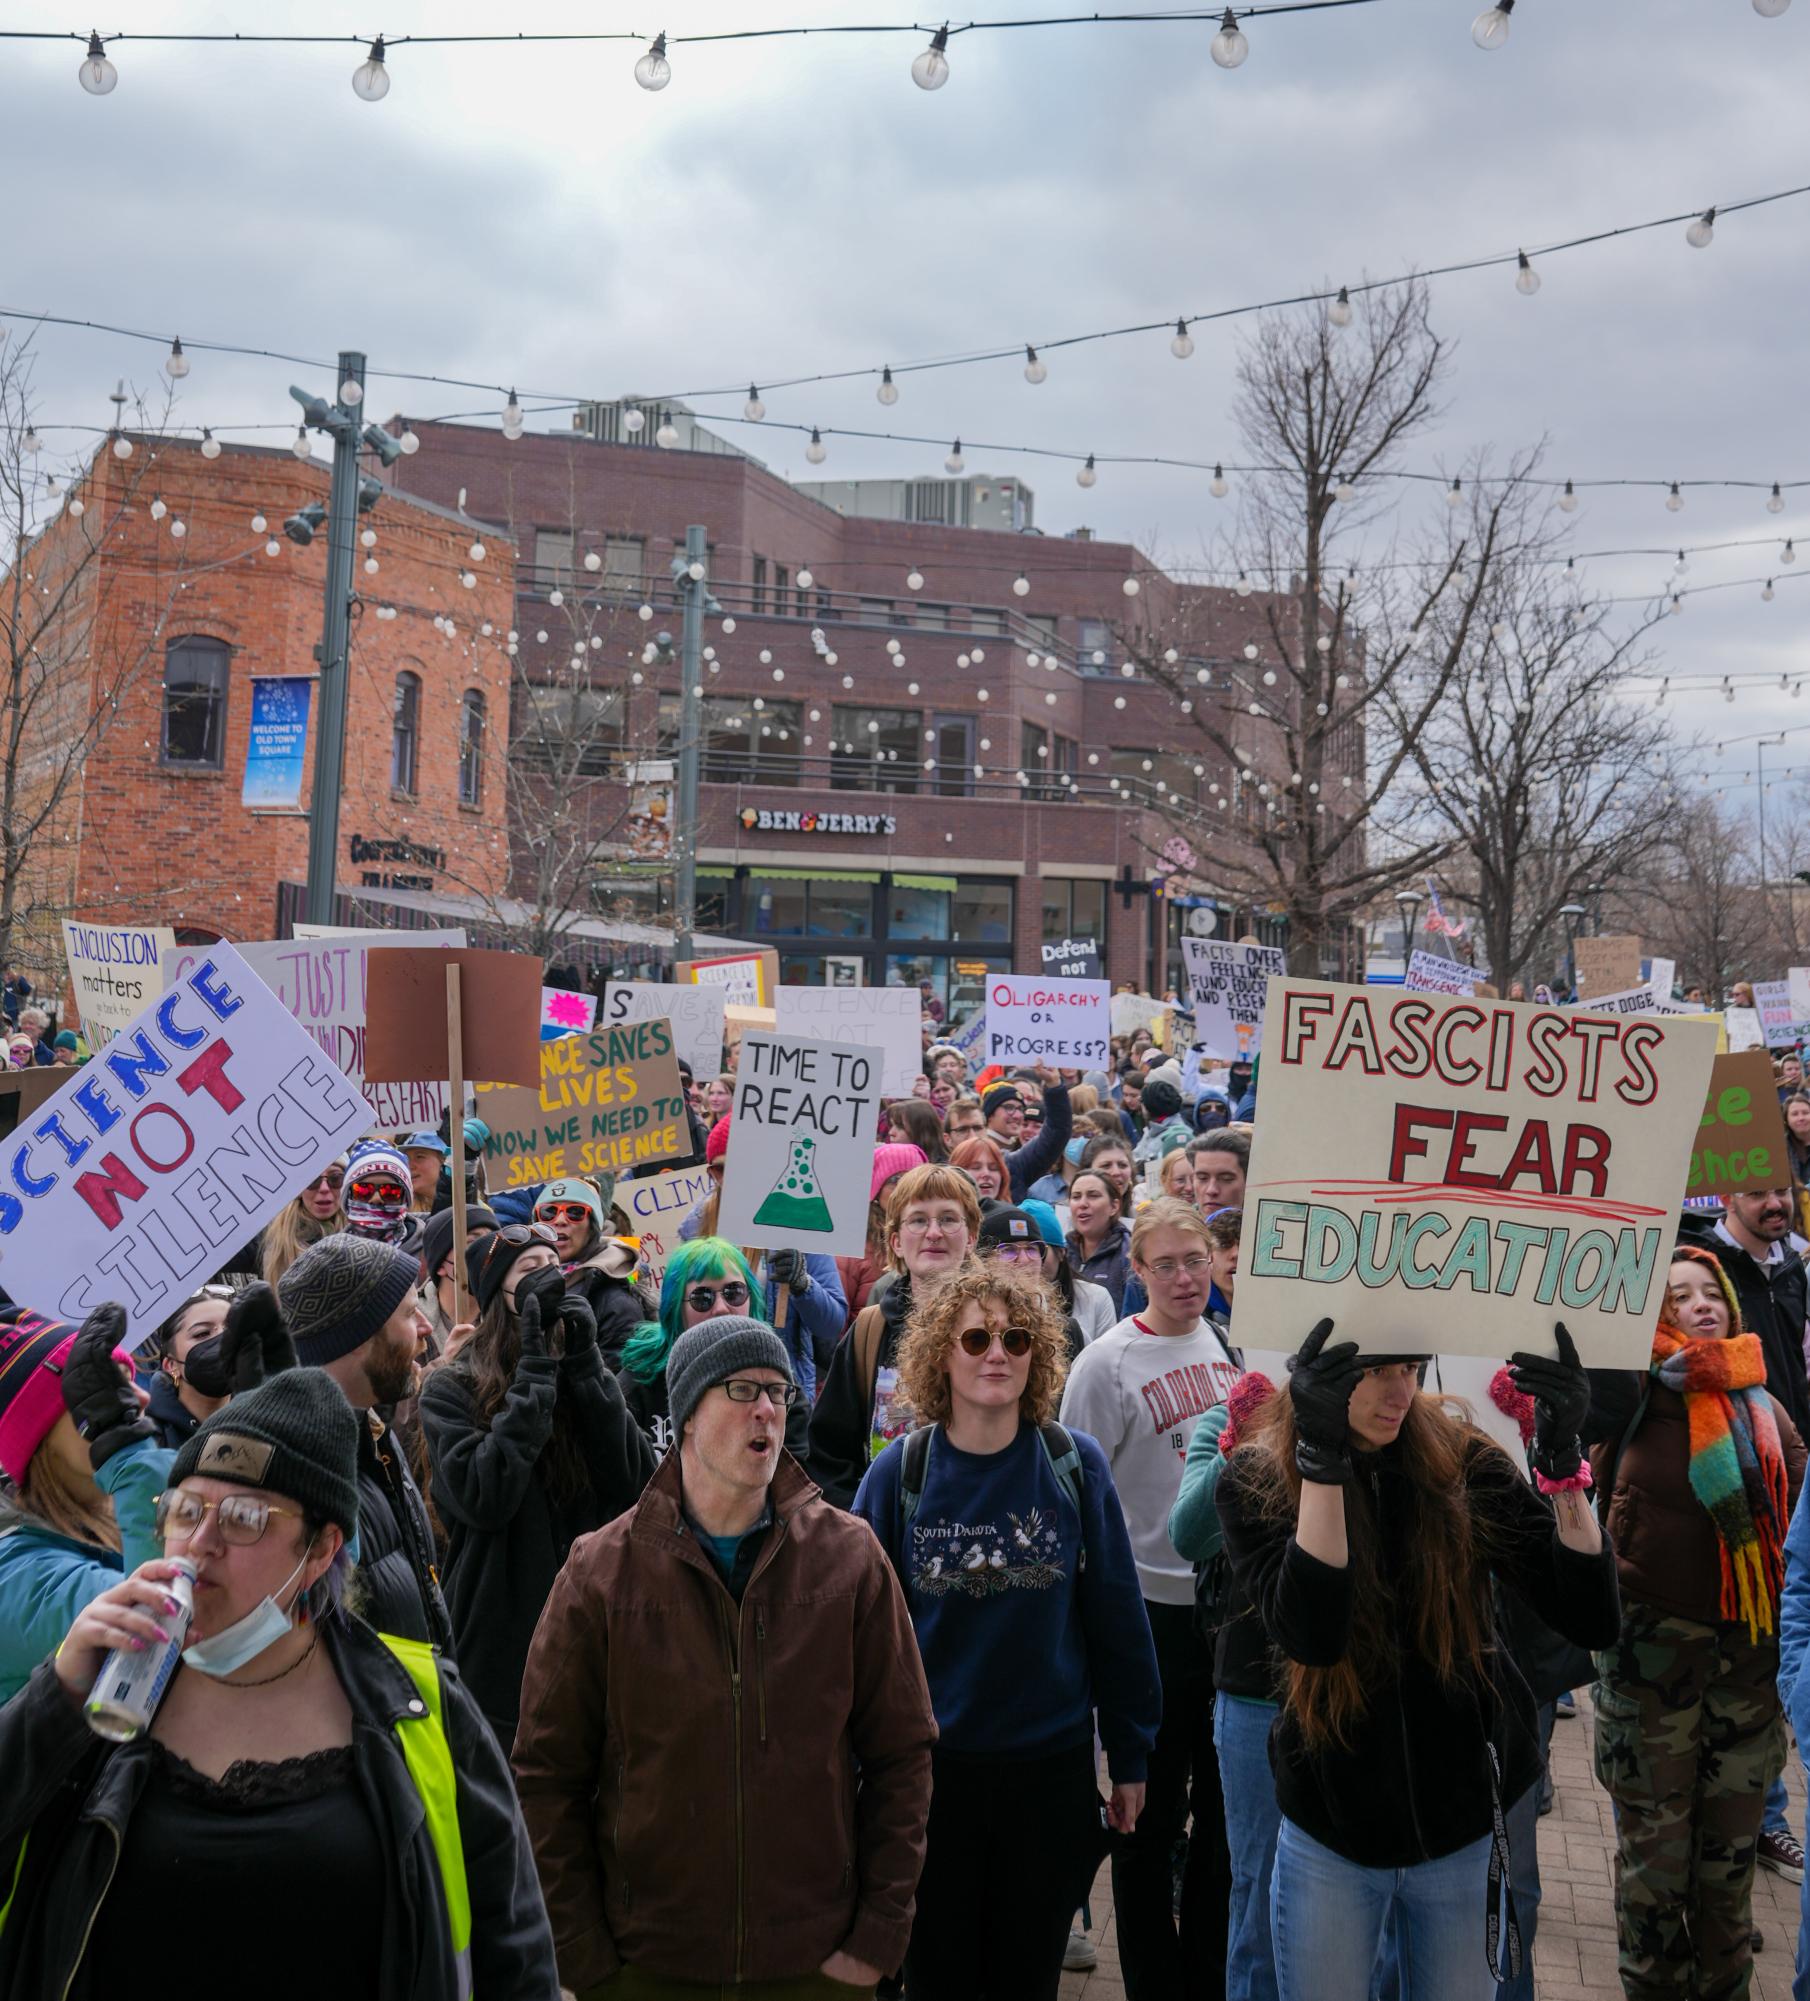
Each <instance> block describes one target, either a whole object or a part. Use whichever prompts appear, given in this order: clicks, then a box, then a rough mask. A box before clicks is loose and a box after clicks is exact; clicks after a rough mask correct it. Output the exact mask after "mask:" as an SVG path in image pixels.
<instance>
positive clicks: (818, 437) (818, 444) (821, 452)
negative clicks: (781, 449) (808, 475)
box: [804, 424, 829, 466]
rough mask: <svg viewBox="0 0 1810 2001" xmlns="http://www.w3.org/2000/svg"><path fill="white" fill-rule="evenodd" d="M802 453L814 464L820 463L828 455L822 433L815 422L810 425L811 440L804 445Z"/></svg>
mask: <svg viewBox="0 0 1810 2001" xmlns="http://www.w3.org/2000/svg"><path fill="white" fill-rule="evenodd" d="M804 455H805V457H806V458H807V459H809V460H810V462H811V463H812V465H814V466H820V465H822V463H823V462H824V460H825V459H827V458H828V457H829V452H828V450H827V449H826V447H825V445H824V442H823V433H822V432H821V431H819V430H818V428H817V426H816V425H815V424H813V425H812V426H811V442H810V443H809V444H808V445H806V446H805V448H804Z"/></svg>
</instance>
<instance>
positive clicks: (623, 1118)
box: [477, 1020, 691, 1188]
mask: <svg viewBox="0 0 1810 2001" xmlns="http://www.w3.org/2000/svg"><path fill="white" fill-rule="evenodd" d="M477 1102H478V1116H479V1118H481V1119H482V1120H483V1121H484V1123H485V1125H487V1126H488V1127H489V1128H490V1137H489V1139H487V1140H486V1141H485V1142H484V1158H485V1160H486V1161H487V1162H489V1163H490V1166H489V1170H488V1172H489V1177H490V1184H491V1186H492V1187H497V1186H499V1185H500V1186H502V1187H505V1188H527V1187H531V1186H533V1185H534V1184H535V1183H536V1182H540V1181H559V1180H562V1179H563V1178H564V1177H565V1176H567V1175H570V1174H615V1175H623V1174H626V1173H627V1172H628V1171H629V1170H630V1169H631V1168H635V1167H644V1166H646V1165H647V1164H648V1163H649V1162H653V1163H655V1164H658V1163H659V1162H660V1161H663V1160H676V1159H677V1158H678V1157H679V1156H680V1155H681V1154H685V1153H689V1152H690V1150H691V1129H690V1127H689V1126H688V1125H687V1124H686V1121H685V1100H684V1097H683V1095H682V1094H681V1091H680V1086H679V1060H678V1058H677V1056H675V1055H674V1053H673V1041H672V1024H671V1023H670V1022H667V1021H659V1020H653V1021H630V1022H624V1023H623V1024H622V1025H621V1026H619V1027H615V1028H599V1029H595V1030H593V1031H592V1033H591V1034H589V1035H562V1036H559V1037H557V1038H556V1039H555V1040H553V1041H551V1042H543V1043H542V1044H541V1045H540V1089H539V1090H538V1091H527V1090H522V1089H520V1088H512V1087H510V1086H507V1085H505V1086H501V1087H495V1088H490V1089H486V1087H485V1086H484V1085H482V1084H480V1085H479V1086H478V1087H477Z"/></svg>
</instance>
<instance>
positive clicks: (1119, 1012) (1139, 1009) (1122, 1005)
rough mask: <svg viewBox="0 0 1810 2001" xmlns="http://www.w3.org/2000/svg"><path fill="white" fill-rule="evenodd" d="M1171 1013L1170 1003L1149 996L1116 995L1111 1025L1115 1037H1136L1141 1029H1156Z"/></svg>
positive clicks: (1113, 998) (1113, 999)
mask: <svg viewBox="0 0 1810 2001" xmlns="http://www.w3.org/2000/svg"><path fill="white" fill-rule="evenodd" d="M1169 1012H1170V1003H1169V1002H1168V1001H1164V1000H1156V999H1153V998H1152V996H1151V995H1149V994H1114V995H1113V997H1112V1009H1111V1025H1112V1032H1113V1034H1114V1035H1135V1034H1136V1033H1137V1032H1138V1030H1139V1029H1140V1028H1146V1029H1148V1028H1154V1027H1155V1026H1156V1024H1157V1023H1158V1022H1159V1021H1161V1020H1163V1019H1164V1018H1165V1017H1166V1016H1167V1015H1168V1013H1169Z"/></svg>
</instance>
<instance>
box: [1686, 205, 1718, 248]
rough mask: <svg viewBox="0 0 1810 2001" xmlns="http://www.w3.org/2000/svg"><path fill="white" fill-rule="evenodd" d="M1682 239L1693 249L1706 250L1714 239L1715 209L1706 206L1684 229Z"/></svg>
mask: <svg viewBox="0 0 1810 2001" xmlns="http://www.w3.org/2000/svg"><path fill="white" fill-rule="evenodd" d="M1684 240H1685V242H1686V243H1688V244H1689V245H1690V246H1691V248H1692V249H1693V250H1707V249H1708V248H1709V247H1710V245H1711V244H1712V243H1714V242H1715V240H1716V211H1715V210H1714V209H1713V208H1706V209H1705V210H1704V211H1703V213H1702V214H1701V215H1700V216H1698V218H1697V220H1696V221H1695V222H1693V223H1692V224H1691V225H1690V226H1689V227H1688V228H1687V229H1686V230H1685V232H1684Z"/></svg>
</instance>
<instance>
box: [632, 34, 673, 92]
mask: <svg viewBox="0 0 1810 2001" xmlns="http://www.w3.org/2000/svg"><path fill="white" fill-rule="evenodd" d="M635 81H636V82H637V83H638V84H639V85H640V86H641V88H642V89H643V90H664V89H665V88H666V86H667V85H668V84H669V83H671V82H672V64H671V63H669V62H668V61H667V60H666V31H665V29H662V30H661V31H660V33H659V34H657V35H656V36H655V37H654V38H653V40H652V41H651V42H649V43H648V45H647V53H646V54H645V55H643V56H642V57H641V58H640V59H639V60H638V61H637V62H636V64H635Z"/></svg>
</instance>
